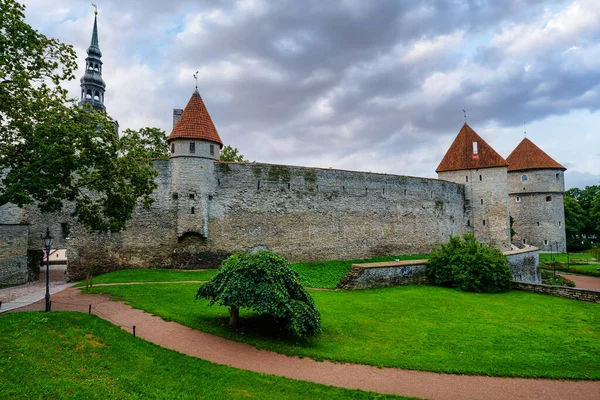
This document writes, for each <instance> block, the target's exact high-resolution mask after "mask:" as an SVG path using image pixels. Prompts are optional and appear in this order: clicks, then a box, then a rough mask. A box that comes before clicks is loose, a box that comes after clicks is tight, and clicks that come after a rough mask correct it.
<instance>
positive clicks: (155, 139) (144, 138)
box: [120, 128, 169, 158]
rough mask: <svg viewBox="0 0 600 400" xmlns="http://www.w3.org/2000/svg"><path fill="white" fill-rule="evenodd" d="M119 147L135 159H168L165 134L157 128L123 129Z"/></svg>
mask: <svg viewBox="0 0 600 400" xmlns="http://www.w3.org/2000/svg"><path fill="white" fill-rule="evenodd" d="M120 141H121V147H123V149H124V150H125V151H127V152H128V154H129V155H131V156H132V157H135V158H168V157H169V146H167V134H166V133H165V131H163V130H161V129H158V128H142V129H140V130H139V131H135V130H133V129H125V130H124V131H123V135H122V136H121V139H120Z"/></svg>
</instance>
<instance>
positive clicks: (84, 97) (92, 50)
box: [79, 6, 106, 111]
mask: <svg viewBox="0 0 600 400" xmlns="http://www.w3.org/2000/svg"><path fill="white" fill-rule="evenodd" d="M94 7H95V6H94ZM87 55H88V56H87V58H86V59H85V74H84V75H83V77H82V78H81V79H80V82H81V101H80V102H79V105H83V104H90V105H91V106H92V107H93V108H94V109H96V110H100V111H106V107H104V91H105V90H106V83H104V80H103V79H102V60H101V58H102V52H101V51H100V46H99V44H98V11H97V10H96V11H94V30H93V31H92V41H91V42H90V47H88V49H87Z"/></svg>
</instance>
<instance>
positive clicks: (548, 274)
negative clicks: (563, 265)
mask: <svg viewBox="0 0 600 400" xmlns="http://www.w3.org/2000/svg"><path fill="white" fill-rule="evenodd" d="M541 272H542V283H543V284H545V285H554V286H568V287H575V282H573V281H572V280H570V279H567V278H564V277H562V276H560V275H556V276H555V275H554V272H552V271H548V270H545V269H542V270H541Z"/></svg>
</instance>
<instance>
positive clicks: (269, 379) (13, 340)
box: [0, 312, 399, 399]
mask: <svg viewBox="0 0 600 400" xmlns="http://www.w3.org/2000/svg"><path fill="white" fill-rule="evenodd" d="M0 397H1V398H4V399H32V398H39V399H57V398H60V399H108V398H112V399H140V398H144V399H145V398H154V399H173V398H177V399H245V398H257V399H322V398H327V399H388V398H389V399H391V398H399V397H395V396H386V395H381V394H375V393H367V392H360V391H356V390H347V389H339V388H334V387H329V386H324V385H318V384H314V383H309V382H303V381H294V380H291V379H286V378H280V377H275V376H271V375H264V374H258V373H254V372H248V371H242V370H237V369H234V368H231V367H227V366H223V365H217V364H212V363H210V362H208V361H204V360H200V359H197V358H192V357H188V356H185V355H183V354H180V353H177V352H175V351H171V350H167V349H163V348H161V347H158V346H156V345H153V344H151V343H148V342H146V341H144V340H141V339H139V338H134V337H133V336H132V335H131V334H128V333H126V332H125V331H123V330H121V329H120V328H118V327H116V326H113V325H112V324H110V323H108V322H106V321H103V320H101V319H99V318H97V317H96V316H93V315H87V314H79V313H67V312H52V313H50V314H45V313H12V314H5V315H2V316H0Z"/></svg>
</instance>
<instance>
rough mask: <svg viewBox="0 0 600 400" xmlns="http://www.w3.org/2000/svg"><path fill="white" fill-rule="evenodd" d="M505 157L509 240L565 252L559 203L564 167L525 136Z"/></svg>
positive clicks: (561, 205)
mask: <svg viewBox="0 0 600 400" xmlns="http://www.w3.org/2000/svg"><path fill="white" fill-rule="evenodd" d="M506 160H507V161H508V163H509V166H508V193H509V211H510V215H511V216H512V217H513V219H514V224H513V230H514V231H515V236H514V237H513V241H519V242H520V243H523V244H530V245H533V246H536V247H539V248H540V250H542V251H553V252H555V251H557V250H558V251H559V252H566V251H567V246H566V235H565V210H564V204H563V195H564V191H565V181H564V171H565V170H566V168H565V167H563V166H562V165H561V164H559V163H558V162H556V161H555V160H554V159H552V158H551V157H550V156H549V155H548V154H546V153H545V152H544V151H543V150H542V149H540V148H539V147H538V146H536V145H535V144H534V143H533V142H532V141H531V140H529V139H527V138H525V139H523V140H522V141H521V143H519V145H518V146H517V147H516V148H515V149H514V150H513V152H512V153H511V154H510V155H509V156H508V158H507V159H506Z"/></svg>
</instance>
